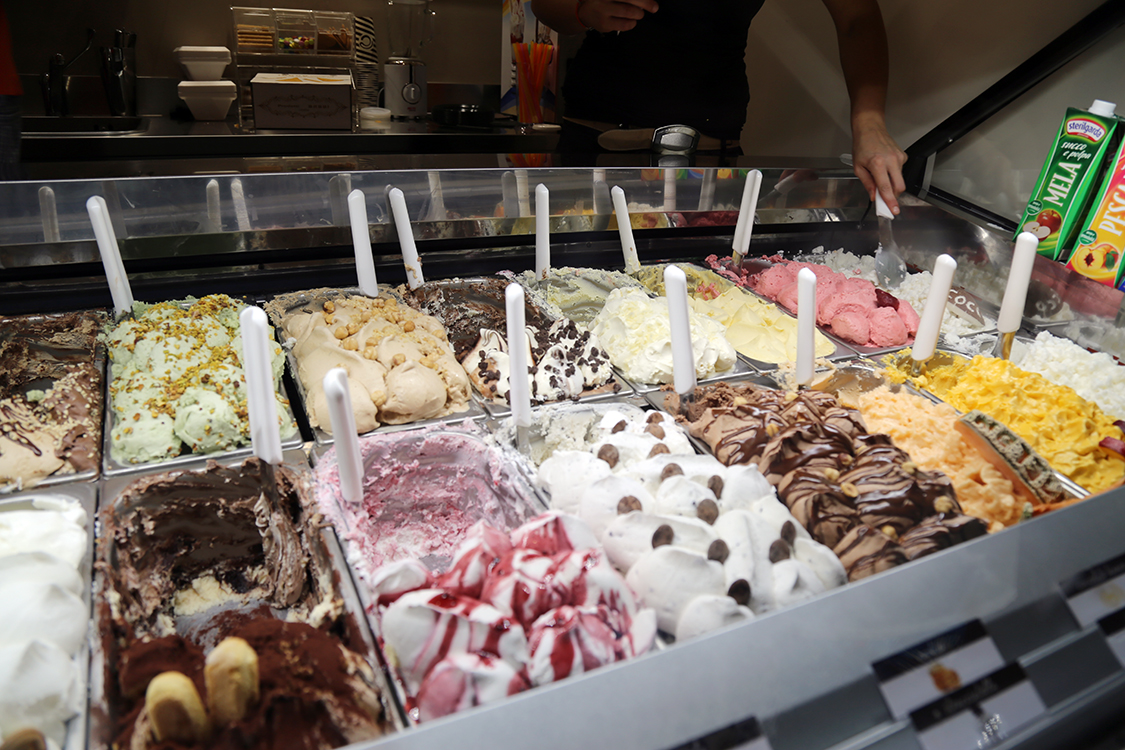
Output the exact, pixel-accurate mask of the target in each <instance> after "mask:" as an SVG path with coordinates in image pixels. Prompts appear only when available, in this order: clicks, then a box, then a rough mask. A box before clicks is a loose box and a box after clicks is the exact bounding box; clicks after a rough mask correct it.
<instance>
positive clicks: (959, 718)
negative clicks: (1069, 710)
mask: <svg viewBox="0 0 1125 750" xmlns="http://www.w3.org/2000/svg"><path fill="white" fill-rule="evenodd" d="M1046 710H1047V707H1046V706H1045V705H1044V704H1043V700H1042V699H1041V698H1040V697H1039V693H1038V692H1036V690H1035V686H1034V685H1032V684H1031V681H1030V680H1028V679H1027V675H1026V674H1025V673H1024V671H1023V667H1021V666H1020V665H1019V664H1016V663H1013V664H1009V665H1008V666H1006V667H1003V668H1001V669H998V670H997V671H995V672H993V673H992V674H990V675H987V676H985V677H982V678H981V679H979V680H977V681H976V682H974V683H972V684H970V685H966V686H965V687H963V688H961V689H960V690H956V691H954V692H952V693H950V694H949V695H947V696H945V697H944V698H939V699H938V700H936V701H934V702H933V703H931V704H929V705H928V706H923V707H922V708H919V709H918V710H917V711H914V712H912V713H911V714H910V722H911V723H912V724H913V725H914V730H915V732H917V734H918V742H919V744H921V745H922V748H923V750H970V749H972V750H977V749H978V748H986V747H992V746H994V745H998V744H999V743H1000V742H1001V741H1002V740H1004V739H1005V738H1006V737H1010V736H1011V735H1012V734H1013V733H1014V732H1015V731H1016V730H1018V729H1019V728H1020V727H1022V726H1024V725H1026V724H1027V723H1029V722H1031V721H1032V720H1034V719H1035V718H1036V717H1038V716H1040V715H1042V714H1043V713H1045V712H1046Z"/></svg>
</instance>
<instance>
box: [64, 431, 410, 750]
mask: <svg viewBox="0 0 1125 750" xmlns="http://www.w3.org/2000/svg"><path fill="white" fill-rule="evenodd" d="M245 458H246V457H245V456H235V455H232V454H225V455H222V456H219V457H217V458H215V457H212V458H199V459H196V460H195V461H194V462H193V463H192V464H189V465H179V466H176V467H174V468H173V469H171V470H173V471H176V472H187V471H194V470H199V469H202V468H204V467H205V466H206V464H207V463H209V462H211V461H214V462H215V463H218V464H219V465H222V466H232V465H236V464H238V463H240V462H241V461H243V460H245ZM284 465H285V466H286V467H288V468H290V469H292V470H294V471H296V472H297V474H298V475H299V477H301V479H302V480H303V481H302V485H303V486H302V488H301V489H300V491H302V492H308V493H311V492H312V484H311V471H310V465H309V461H308V458H307V456H306V455H305V453H304V451H303V450H300V449H296V450H294V449H289V450H286V451H285V454H284ZM164 469H165V467H162V466H150V467H149V470H148V472H146V473H155V472H158V471H161V470H164ZM138 478H140V475H138V474H129V475H118V476H112V477H106V478H104V479H103V480H102V492H101V494H102V498H103V503H102V507H103V508H105V507H110V505H112V504H114V503H116V502H117V501H118V497H119V495H120V494H121V492H122V491H123V490H124V489H125V488H126V487H127V486H128V485H129V484H130V483H131V482H133V481H136V480H137V479H138ZM310 502H312V503H315V498H312V497H310ZM318 540H319V542H320V543H321V545H322V546H321V548H320V550H319V551H318V554H323V555H324V557H325V559H326V560H327V562H328V566H329V569H330V570H331V572H332V577H333V583H334V584H335V585H336V588H337V591H336V593H337V595H338V596H339V598H340V599H341V600H342V602H343V611H344V616H345V617H347V618H350V620H351V624H350V626H348V627H346V631H347V632H348V634H349V636H351V637H358V638H359V640H360V643H358V644H354V643H350V644H346V645H348V646H349V648H351V649H352V650H353V651H355V652H357V653H359V654H360V656H362V657H363V658H364V659H365V660H366V661H367V662H368V664H369V665H370V666H371V668H372V671H373V673H374V675H375V681H376V687H377V688H378V690H379V693H380V697H381V700H382V703H383V708H384V712H385V715H386V717H387V720H388V721H389V722H390V724H391V725H392V726H393V727H394V729H395V730H396V731H401V730H402V729H405V728H406V726H407V723H406V720H405V715H404V713H403V711H402V707H401V704H400V703H399V702H397V701H396V700H395V697H394V692H393V690H392V688H391V684H390V681H389V679H388V676H387V672H386V671H385V668H384V666H383V660H382V656H381V654H380V653H379V649H378V648H377V646H376V644H375V640H374V638H373V637H372V633H371V631H370V629H369V627H368V626H367V624H366V620H367V617H366V616H365V614H364V610H363V605H362V604H361V602H360V598H359V595H358V592H357V590H356V583H355V581H354V580H353V578H352V573H351V571H350V569H349V567H348V565H347V562H346V560H345V558H344V553H343V550H342V548H341V546H340V541H339V539H338V537H337V535H336V530H335V528H333V527H332V525H331V524H322V525H321V526H320V527H319V536H318ZM105 586H106V582H105V575H104V573H100V572H99V574H98V575H97V576H96V577H95V579H94V593H95V597H97V599H98V600H100V599H101V598H103V597H104V596H105V593H104V588H105ZM98 610H99V611H95V623H94V625H95V630H94V633H95V634H97V633H101V632H105V630H106V629H108V628H109V627H110V625H109V622H108V619H106V618H107V617H108V607H103V608H98ZM106 660H107V655H106V653H105V651H104V649H103V647H102V644H101V643H100V642H99V641H97V640H95V642H94V647H93V649H92V658H91V660H90V705H91V706H93V707H96V708H97V711H96V713H95V716H96V717H98V719H97V721H93V720H92V721H91V722H90V728H89V735H90V742H89V747H97V748H102V749H103V750H108V748H109V747H110V746H111V739H112V738H111V733H110V730H109V728H108V727H106V726H102V725H99V723H98V722H104V721H106V720H107V718H108V716H109V715H110V714H109V707H108V705H107V703H106V701H107V700H108V699H107V694H106V690H105V684H104V677H105V673H106V667H107V662H106ZM95 735H96V736H95ZM66 750H71V749H70V748H67V749H66Z"/></svg>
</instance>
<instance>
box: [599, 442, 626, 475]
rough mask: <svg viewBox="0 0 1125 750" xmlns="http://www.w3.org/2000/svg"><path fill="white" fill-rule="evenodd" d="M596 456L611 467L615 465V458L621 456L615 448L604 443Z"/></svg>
mask: <svg viewBox="0 0 1125 750" xmlns="http://www.w3.org/2000/svg"><path fill="white" fill-rule="evenodd" d="M598 458H600V459H601V460H603V461H605V462H606V463H607V464H609V468H611V469H612V468H613V467H614V466H617V459H619V458H621V455H620V454H619V453H618V452H617V448H615V447H614V446H612V445H609V444H606V445H603V446H602V447H601V448H599V449H598Z"/></svg>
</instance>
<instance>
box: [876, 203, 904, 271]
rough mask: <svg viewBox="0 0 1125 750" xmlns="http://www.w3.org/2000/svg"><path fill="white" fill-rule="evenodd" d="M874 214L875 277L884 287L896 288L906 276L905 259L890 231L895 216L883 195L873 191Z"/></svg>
mask: <svg viewBox="0 0 1125 750" xmlns="http://www.w3.org/2000/svg"><path fill="white" fill-rule="evenodd" d="M875 215H876V217H877V219H878V222H879V249H877V250H876V251H875V278H876V279H877V280H878V282H879V286H881V287H883V288H884V289H887V290H890V289H896V288H898V286H899V285H900V284H902V281H903V279H905V278H906V261H904V260H903V259H902V256H901V255H899V252H898V245H897V244H896V243H895V238H894V234H893V233H892V232H891V221H893V220H894V218H895V216H894V214H892V213H891V209H890V208H888V207H887V202H886V201H884V200H883V196H881V195H879V193H875Z"/></svg>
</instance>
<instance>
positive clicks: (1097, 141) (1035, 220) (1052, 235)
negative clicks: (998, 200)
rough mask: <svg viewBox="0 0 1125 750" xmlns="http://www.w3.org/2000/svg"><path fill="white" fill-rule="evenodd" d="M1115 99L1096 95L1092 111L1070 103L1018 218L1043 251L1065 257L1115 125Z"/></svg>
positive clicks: (1047, 254) (1086, 204) (1021, 230)
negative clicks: (1105, 100) (1053, 143)
mask: <svg viewBox="0 0 1125 750" xmlns="http://www.w3.org/2000/svg"><path fill="white" fill-rule="evenodd" d="M1114 109H1116V105H1115V104H1112V103H1110V102H1103V101H1101V100H1100V99H1096V100H1094V104H1093V105H1092V106H1091V107H1090V110H1089V111H1086V110H1082V109H1076V108H1074V107H1070V108H1068V109H1067V110H1066V119H1064V120H1063V122H1062V125H1060V126H1059V132H1058V135H1056V136H1055V145H1054V148H1053V149H1052V150H1051V154H1050V156H1048V157H1047V161H1046V163H1045V164H1044V165H1043V170H1042V171H1041V172H1040V173H1039V179H1038V181H1036V183H1035V190H1033V191H1032V193H1031V199H1030V200H1029V201H1028V203H1027V208H1026V209H1025V210H1024V212H1023V218H1022V219H1020V223H1019V228H1018V229H1017V230H1016V234H1017V235H1018V234H1019V233H1020V232H1031V233H1032V234H1034V235H1035V236H1036V237H1038V238H1039V254H1040V255H1045V256H1047V257H1048V258H1050V259H1051V260H1059V259H1060V256H1061V258H1062V259H1065V258H1066V255H1065V254H1064V248H1067V247H1068V246H1069V245H1070V242H1071V239H1072V238H1073V236H1074V235H1075V234H1076V233H1077V231H1078V225H1079V224H1080V222H1081V221H1082V218H1083V217H1084V216H1085V215H1086V209H1087V207H1088V206H1089V205H1090V199H1091V197H1092V195H1091V193H1092V191H1093V187H1094V185H1095V184H1096V181H1097V178H1098V173H1099V171H1100V168H1101V165H1102V161H1103V160H1104V159H1105V155H1106V152H1107V151H1108V150H1109V146H1110V140H1111V138H1112V137H1113V134H1114V130H1115V129H1116V126H1117V119H1116V118H1114V116H1113V111H1114Z"/></svg>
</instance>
